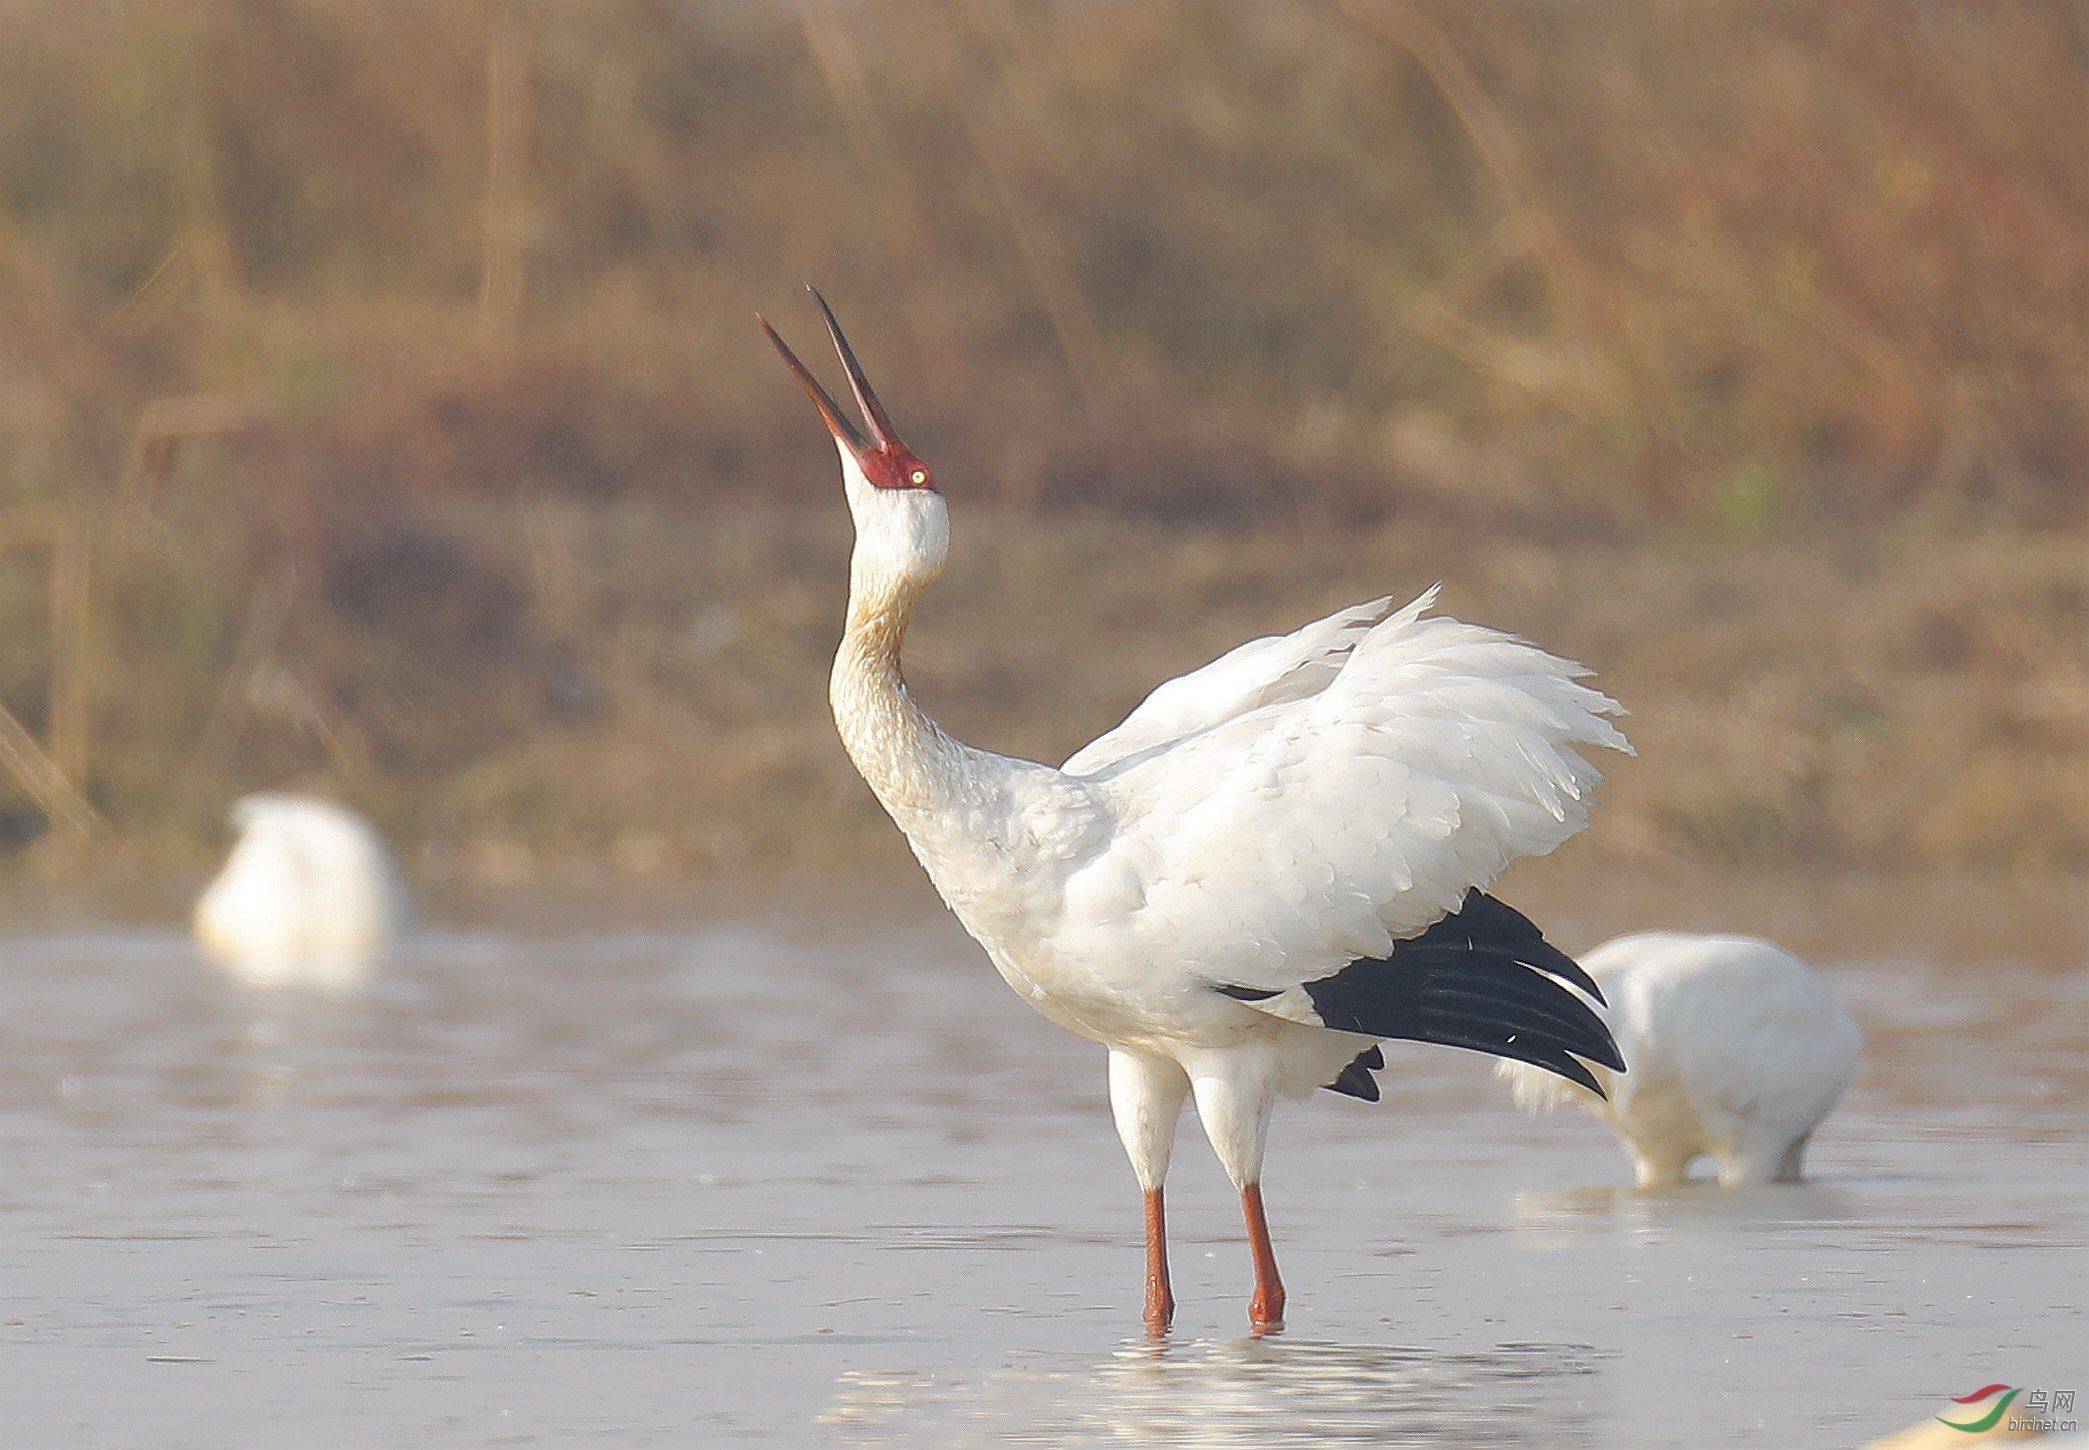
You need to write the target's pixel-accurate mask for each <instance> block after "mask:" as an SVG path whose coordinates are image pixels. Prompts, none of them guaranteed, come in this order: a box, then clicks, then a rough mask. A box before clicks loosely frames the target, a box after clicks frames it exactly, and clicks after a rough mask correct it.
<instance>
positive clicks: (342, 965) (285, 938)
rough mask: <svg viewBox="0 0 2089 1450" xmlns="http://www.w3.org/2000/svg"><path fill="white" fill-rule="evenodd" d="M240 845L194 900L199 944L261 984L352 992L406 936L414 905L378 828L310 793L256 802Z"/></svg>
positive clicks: (244, 819)
mask: <svg viewBox="0 0 2089 1450" xmlns="http://www.w3.org/2000/svg"><path fill="white" fill-rule="evenodd" d="M232 824H233V826H234V827H235V828H236V829H237V830H238V831H239V840H238V841H237V842H236V843H235V844H234V845H233V847H232V854H231V856H230V857H229V858H228V859H227V860H226V862H225V866H224V869H223V870H222V871H220V872H219V873H218V875H217V879H215V880H214V881H212V882H211V883H210V885H209V887H208V888H206V889H205V890H204V893H203V895H202V898H201V899H200V900H198V901H197V903H196V922H195V925H196V938H197V940H198V941H200V942H202V943H203V945H204V947H205V948H206V949H208V950H209V952H210V953H211V955H212V956H214V957H216V958H217V959H218V960H219V961H220V962H222V963H223V964H224V965H225V966H226V967H227V968H228V969H230V970H231V971H232V972H233V973H234V974H235V975H237V976H239V977H241V978H243V979H245V980H246V981H248V982H250V983H253V984H255V985H257V986H270V985H276V984H298V985H306V986H315V987H329V988H340V987H347V986H352V985H354V984H355V983H356V982H357V981H359V980H361V979H362V978H363V977H364V975H365V974H367V973H368V971H369V970H370V968H372V967H373V966H375V965H376V964H377V963H378V962H379V961H380V960H382V958H383V957H384V955H385V953H386V952H387V951H389V950H390V948H391V946H392V944H393V942H394V941H395V940H396V939H397V937H398V936H399V934H400V933H401V932H402V931H404V930H405V927H406V923H407V916H408V907H407V899H406V891H405V888H404V887H403V886H402V885H401V884H400V880H399V873H398V869H397V867H396V866H395V865H394V864H393V861H392V853H391V852H390V851H389V850H388V849H387V848H386V846H385V844H384V839H383V837H381V836H379V835H378V833H377V829H376V827H374V826H372V825H371V824H370V823H369V822H368V821H367V820H365V819H363V817H361V816H360V815H357V814H356V813H355V812H354V811H352V810H349V809H348V808H347V807H346V806H340V805H336V804H334V803H333V802H331V801H325V800H319V799H316V798H314V797H311V796H296V795H250V796H247V797H246V798H244V799H243V800H241V801H239V802H238V803H237V804H236V805H234V806H233V808H232Z"/></svg>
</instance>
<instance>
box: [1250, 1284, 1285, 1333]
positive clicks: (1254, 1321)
mask: <svg viewBox="0 0 2089 1450" xmlns="http://www.w3.org/2000/svg"><path fill="white" fill-rule="evenodd" d="M1248 1323H1249V1324H1250V1325H1252V1326H1253V1327H1254V1330H1255V1332H1256V1333H1257V1334H1274V1333H1276V1332H1277V1331H1279V1330H1281V1329H1282V1328H1283V1327H1284V1290H1283V1286H1281V1285H1279V1286H1278V1287H1277V1289H1276V1290H1275V1292H1273V1293H1265V1292H1264V1291H1263V1290H1261V1289H1257V1290H1256V1291H1255V1293H1254V1295H1253V1297H1252V1298H1250V1299H1249V1300H1248Z"/></svg>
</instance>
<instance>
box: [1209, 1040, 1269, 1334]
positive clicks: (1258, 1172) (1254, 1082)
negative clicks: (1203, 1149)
mask: <svg viewBox="0 0 2089 1450" xmlns="http://www.w3.org/2000/svg"><path fill="white" fill-rule="evenodd" d="M1186 1066H1187V1067H1188V1068H1189V1073H1190V1087H1191V1089H1192V1090H1193V1091H1194V1092H1195V1093H1196V1095H1197V1116H1198V1117H1199V1118H1200V1119H1202V1120H1203V1123H1204V1136H1205V1137H1207V1138H1209V1139H1211V1146H1212V1150H1213V1151H1214V1152H1216V1153H1217V1154H1218V1155H1219V1162H1220V1163H1222V1164H1224V1165H1225V1168H1226V1176H1227V1177H1229V1178H1231V1179H1232V1180H1233V1186H1234V1187H1235V1188H1238V1189H1239V1190H1240V1211H1241V1217H1242V1218H1243V1219H1245V1220H1246V1222H1247V1227H1248V1249H1249V1251H1250V1253H1251V1254H1252V1255H1253V1257H1254V1262H1255V1293H1254V1296H1253V1297H1252V1298H1250V1299H1249V1300H1248V1322H1249V1323H1251V1324H1253V1325H1254V1326H1255V1328H1256V1330H1257V1331H1261V1330H1269V1329H1282V1328H1283V1327H1284V1281H1283V1279H1282V1278H1280V1277H1279V1276H1278V1274H1277V1253H1276V1249H1275V1248H1274V1247H1273V1246H1272V1245H1271V1244H1270V1241H1269V1218H1268V1215H1266V1214H1265V1213H1264V1212H1263V1211H1262V1148H1263V1144H1264V1143H1265V1141H1266V1140H1267V1139H1268V1136H1269V1114H1270V1109H1271V1107H1273V1106H1274V1105H1275V1103H1276V1079H1277V1073H1276V1068H1277V1062H1276V1055H1275V1052H1274V1050H1273V1049H1266V1048H1265V1047H1263V1046H1261V1045H1255V1046H1250V1047H1242V1048H1229V1049H1226V1050H1223V1051H1210V1052H1204V1053H1200V1054H1198V1055H1197V1056H1196V1058H1195V1059H1193V1060H1191V1061H1189V1062H1187V1063H1186Z"/></svg>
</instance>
